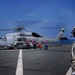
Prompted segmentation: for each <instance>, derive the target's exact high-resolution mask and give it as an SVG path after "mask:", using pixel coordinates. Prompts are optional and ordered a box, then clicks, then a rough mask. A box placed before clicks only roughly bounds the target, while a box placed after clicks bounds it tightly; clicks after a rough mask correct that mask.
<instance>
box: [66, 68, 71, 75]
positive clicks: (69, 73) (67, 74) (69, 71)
mask: <svg viewBox="0 0 75 75" xmlns="http://www.w3.org/2000/svg"><path fill="white" fill-rule="evenodd" d="M71 73H72V69H71V67H70V68H69V70H68V72H67V73H66V75H71Z"/></svg>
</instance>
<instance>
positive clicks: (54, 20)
mask: <svg viewBox="0 0 75 75" xmlns="http://www.w3.org/2000/svg"><path fill="white" fill-rule="evenodd" d="M51 21H52V22H58V23H59V22H60V21H59V20H58V19H52V20H51Z"/></svg>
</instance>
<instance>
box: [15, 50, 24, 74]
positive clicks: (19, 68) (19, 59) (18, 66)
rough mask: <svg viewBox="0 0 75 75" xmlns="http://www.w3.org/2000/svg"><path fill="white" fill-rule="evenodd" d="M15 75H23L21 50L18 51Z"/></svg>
mask: <svg viewBox="0 0 75 75" xmlns="http://www.w3.org/2000/svg"><path fill="white" fill-rule="evenodd" d="M16 75H23V61H22V49H20V51H19V57H18V63H17V69H16Z"/></svg>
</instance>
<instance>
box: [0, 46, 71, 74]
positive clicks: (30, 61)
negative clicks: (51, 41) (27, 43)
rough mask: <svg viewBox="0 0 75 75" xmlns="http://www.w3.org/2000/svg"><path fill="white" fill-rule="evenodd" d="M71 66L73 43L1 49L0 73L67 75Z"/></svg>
mask: <svg viewBox="0 0 75 75" xmlns="http://www.w3.org/2000/svg"><path fill="white" fill-rule="evenodd" d="M70 66H71V45H62V46H50V47H49V49H48V50H42V49H14V50H0V75H19V74H18V72H20V73H21V74H20V75H66V73H67V71H68V69H69V68H70Z"/></svg>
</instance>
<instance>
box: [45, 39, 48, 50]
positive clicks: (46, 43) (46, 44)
mask: <svg viewBox="0 0 75 75" xmlns="http://www.w3.org/2000/svg"><path fill="white" fill-rule="evenodd" d="M44 49H48V41H47V40H44Z"/></svg>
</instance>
